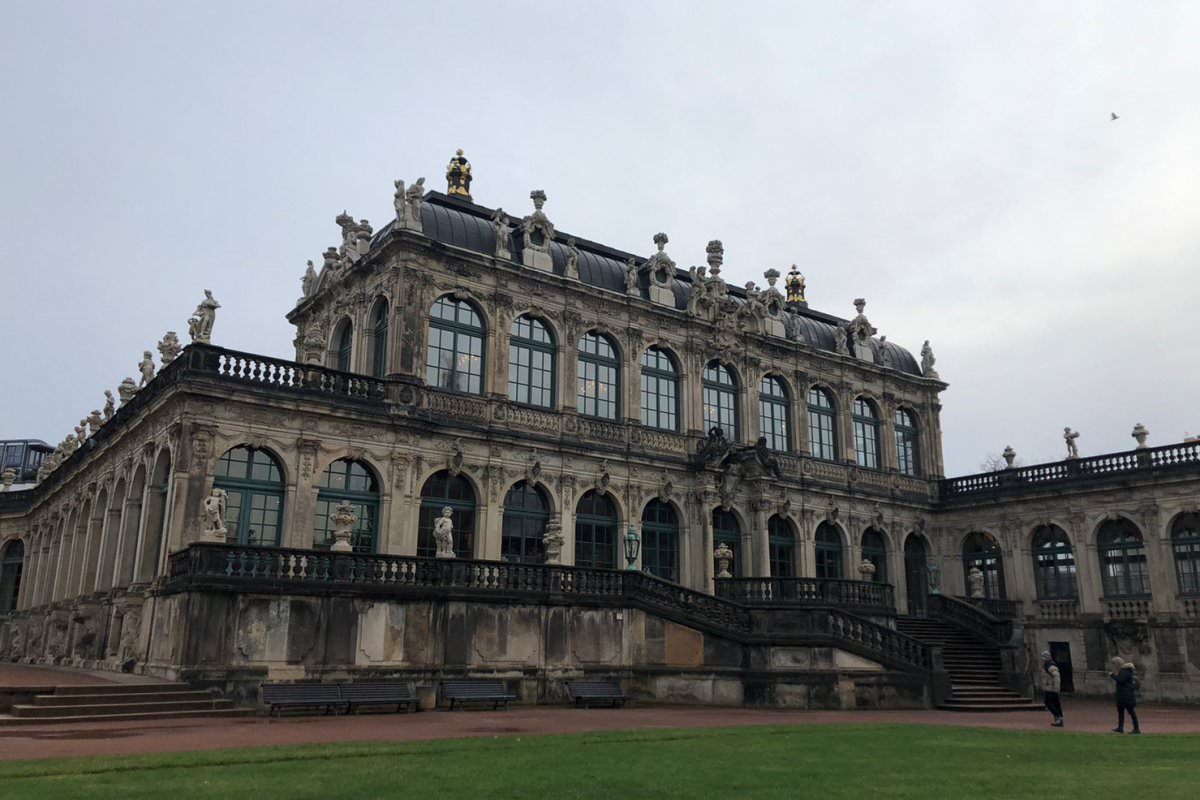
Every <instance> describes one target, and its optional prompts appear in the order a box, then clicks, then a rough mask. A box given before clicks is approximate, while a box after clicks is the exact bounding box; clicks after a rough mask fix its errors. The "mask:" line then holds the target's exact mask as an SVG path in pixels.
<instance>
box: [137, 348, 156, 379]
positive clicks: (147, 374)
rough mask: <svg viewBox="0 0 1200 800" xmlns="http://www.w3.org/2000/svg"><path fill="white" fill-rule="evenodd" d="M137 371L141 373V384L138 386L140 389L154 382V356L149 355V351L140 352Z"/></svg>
mask: <svg viewBox="0 0 1200 800" xmlns="http://www.w3.org/2000/svg"><path fill="white" fill-rule="evenodd" d="M138 370H139V371H140V372H141V373H142V382H141V383H139V384H138V388H139V389H140V388H142V387H143V386H145V385H146V384H147V383H149V382H150V381H152V380H154V356H152V355H150V351H149V350H143V351H142V360H141V361H139V362H138Z"/></svg>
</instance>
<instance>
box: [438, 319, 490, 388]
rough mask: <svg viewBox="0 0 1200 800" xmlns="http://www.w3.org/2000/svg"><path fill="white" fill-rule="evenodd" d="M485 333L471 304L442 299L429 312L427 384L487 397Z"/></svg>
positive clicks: (481, 322)
mask: <svg viewBox="0 0 1200 800" xmlns="http://www.w3.org/2000/svg"><path fill="white" fill-rule="evenodd" d="M484 333H485V330H484V327H483V321H482V320H481V319H480V317H479V314H478V313H476V311H475V309H474V308H472V307H471V304H470V303H468V302H466V301H464V300H455V299H454V298H453V297H449V296H446V297H439V298H438V300H437V302H436V303H434V304H433V308H432V309H431V311H430V313H429V349H428V351H427V352H426V356H425V382H426V383H428V384H429V385H430V386H436V387H437V388H439V389H446V390H448V391H451V392H463V393H464V394H483V337H484Z"/></svg>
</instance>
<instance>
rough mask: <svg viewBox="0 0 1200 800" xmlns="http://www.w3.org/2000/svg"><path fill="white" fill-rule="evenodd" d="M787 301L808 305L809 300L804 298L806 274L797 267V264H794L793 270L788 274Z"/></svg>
mask: <svg viewBox="0 0 1200 800" xmlns="http://www.w3.org/2000/svg"><path fill="white" fill-rule="evenodd" d="M787 301H788V302H789V303H802V304H804V305H808V301H807V300H805V299H804V276H803V275H801V274H800V270H798V269H796V265H795V264H792V271H791V272H789V273H788V274H787Z"/></svg>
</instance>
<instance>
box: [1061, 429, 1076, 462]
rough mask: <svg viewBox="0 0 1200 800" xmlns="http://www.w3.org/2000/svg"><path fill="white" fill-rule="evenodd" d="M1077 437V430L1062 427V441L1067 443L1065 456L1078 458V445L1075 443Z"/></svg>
mask: <svg viewBox="0 0 1200 800" xmlns="http://www.w3.org/2000/svg"><path fill="white" fill-rule="evenodd" d="M1078 438H1079V431H1073V430H1071V429H1070V428H1063V441H1065V442H1066V443H1067V458H1079V445H1077V444H1076V443H1075V440H1076V439H1078Z"/></svg>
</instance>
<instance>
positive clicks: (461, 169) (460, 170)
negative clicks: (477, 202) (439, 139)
mask: <svg viewBox="0 0 1200 800" xmlns="http://www.w3.org/2000/svg"><path fill="white" fill-rule="evenodd" d="M446 194H449V195H453V196H455V197H462V198H464V199H466V200H471V199H472V198H471V162H470V161H467V159H466V156H464V155H463V151H462V148H461V147H460V148H458V150H457V151H456V152H455V154H454V157H453V158H451V159H450V164H449V165H447V167H446Z"/></svg>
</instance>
